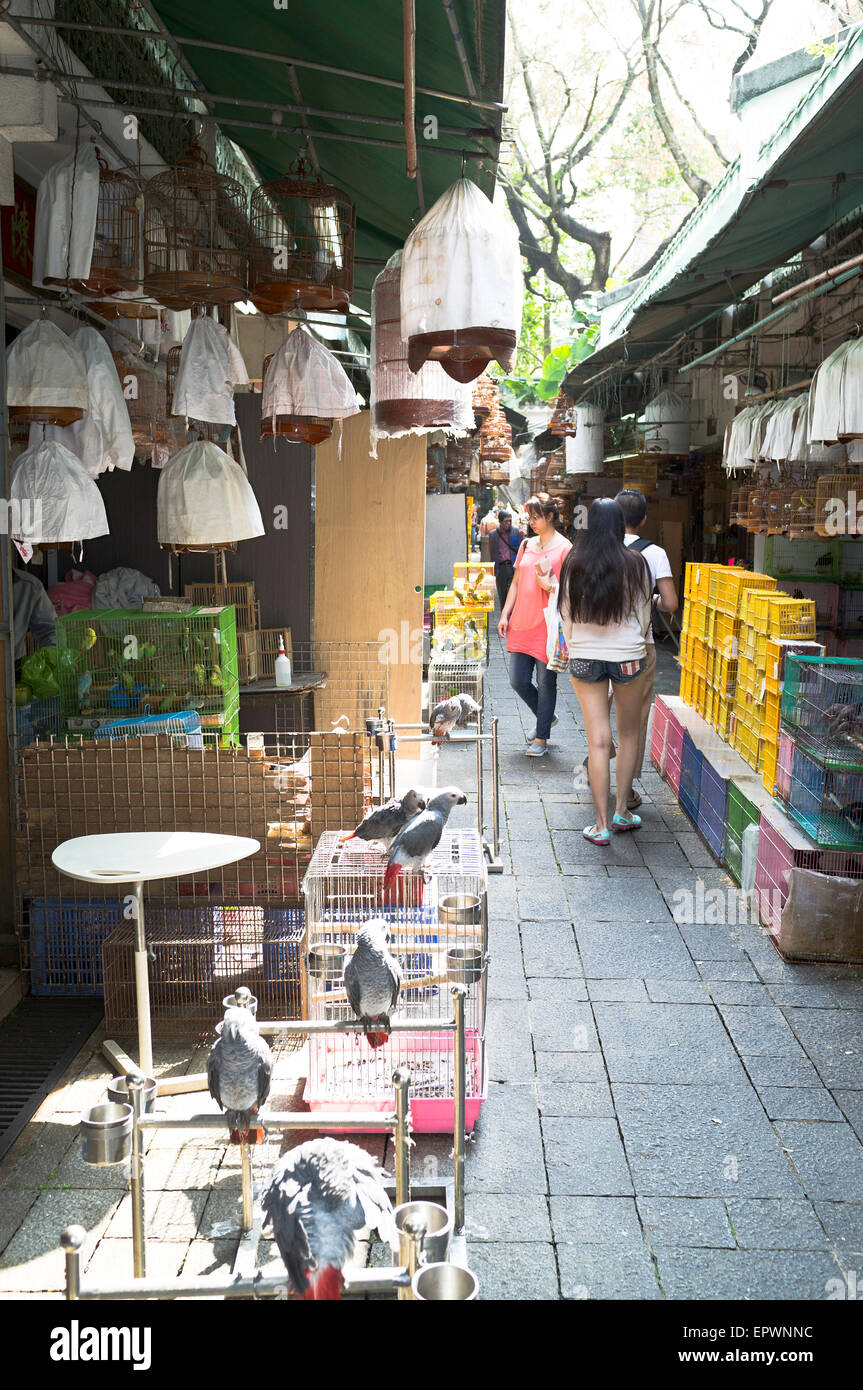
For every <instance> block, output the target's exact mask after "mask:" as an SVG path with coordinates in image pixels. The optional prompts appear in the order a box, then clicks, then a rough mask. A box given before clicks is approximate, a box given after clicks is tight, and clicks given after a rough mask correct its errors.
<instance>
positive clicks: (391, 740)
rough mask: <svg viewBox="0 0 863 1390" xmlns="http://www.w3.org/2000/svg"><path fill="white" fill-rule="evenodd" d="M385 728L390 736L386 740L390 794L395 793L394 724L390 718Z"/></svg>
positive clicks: (393, 794)
mask: <svg viewBox="0 0 863 1390" xmlns="http://www.w3.org/2000/svg"><path fill="white" fill-rule="evenodd" d="M387 728H388V730H389V732H390V735H391V737H390V738H389V739H388V740H387V742H388V744H389V749H388V750H387V751H388V753H389V763H390V796H395V794H396V726H395V724H394V723H393V721H392V720H391V719H390V720H388V721H387Z"/></svg>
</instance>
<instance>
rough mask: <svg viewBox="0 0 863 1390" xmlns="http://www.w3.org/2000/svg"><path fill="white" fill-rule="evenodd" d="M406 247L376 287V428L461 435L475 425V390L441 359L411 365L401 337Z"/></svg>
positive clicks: (388, 431)
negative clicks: (453, 375)
mask: <svg viewBox="0 0 863 1390" xmlns="http://www.w3.org/2000/svg"><path fill="white" fill-rule="evenodd" d="M401 262H402V256H401V252H400V251H397V252H396V254H395V255H394V256H391V257H390V259H389V260H388V261H387V264H386V267H385V268H384V269H383V270H382V271H381V273H380V275H379V276H378V277H377V279H376V280H375V283H374V285H373V287H372V347H371V402H370V411H371V432H372V442H373V444H374V442H375V441H376V438H377V436H378V435H388V436H395V437H398V436H400V435H403V434H410V433H419V432H423V431H428V430H434V429H443V430H448V431H449V430H455V431H458V432H459V433H461V434H464V433H466V432H467V431H468V430H472V429H473V428H474V413H473V409H472V404H471V399H472V392H471V388H470V386H468V385H461V384H460V383H458V382H454V381H453V380H452V378H451V377H449V376H447V374H446V372H444V371H443V370H442V368H441V367H440V366H439V365H438V364H437V363H436V362H426V364H425V365H424V366H423V367H421V368H420V370H419V371H418V372H412V371H411V370H410V368H409V366H408V354H407V347H406V345H405V344H404V343H403V342H402V337H401V309H400V285H401Z"/></svg>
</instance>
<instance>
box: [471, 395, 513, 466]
mask: <svg viewBox="0 0 863 1390" xmlns="http://www.w3.org/2000/svg"><path fill="white" fill-rule="evenodd" d="M479 456H480V460H481V461H484V462H487V463H506V462H507V461H508V460H509V459H510V458H511V457H512V427H511V426H510V424H509V423H508V421H507V418H506V415H505V414H504V412H503V410H502V409H501V408H500V406H496V407H495V408H494V409H493V410H492V411H491V412H490V413H489V414H488V415H487V416H486V418H485V420H484V421H483V423H482V427H481V429H480V432H479Z"/></svg>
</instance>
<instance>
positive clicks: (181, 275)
mask: <svg viewBox="0 0 863 1390" xmlns="http://www.w3.org/2000/svg"><path fill="white" fill-rule="evenodd" d="M246 213H247V204H246V194H245V192H244V190H243V187H242V185H241V184H240V183H238V182H237V180H236V179H232V178H229V177H228V176H227V175H226V174H219V173H217V172H216V170H215V169H214V168H213V167H212V165H211V164H210V163H209V162H208V160H207V157H206V155H205V153H204V151H203V150H202V149H201V147H200V145H198V144H197V143H194V144H192V145H191V146H190V148H189V150H188V152H187V155H186V160H185V162H184V163H182V164H179V165H177V166H175V167H174V168H172V169H168V170H166V171H165V173H163V174H156V175H155V177H154V178H152V179H150V180H149V182H148V183H147V185H146V188H145V191H144V289H145V291H146V293H147V294H149V295H152V296H153V298H154V299H157V300H158V301H159V303H160V304H164V305H165V307H166V308H168V309H190V308H191V307H192V306H193V305H194V304H231V303H234V302H236V301H237V300H240V299H245V297H246V277H247V271H248V248H247V239H248V232H247V216H246Z"/></svg>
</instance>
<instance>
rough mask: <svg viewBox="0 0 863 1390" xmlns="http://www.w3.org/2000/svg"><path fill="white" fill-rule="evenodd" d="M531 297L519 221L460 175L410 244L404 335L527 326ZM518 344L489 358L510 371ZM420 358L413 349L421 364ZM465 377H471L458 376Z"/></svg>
mask: <svg viewBox="0 0 863 1390" xmlns="http://www.w3.org/2000/svg"><path fill="white" fill-rule="evenodd" d="M523 297H524V281H523V279H522V265H521V253H520V251H519V245H518V232H517V231H516V228H515V224H514V223H512V222H510V221H508V220H507V218H506V217H505V215H504V212H503V209H502V208H496V207H495V206H494V204H493V203H492V202H491V200H490V199H489V198H487V197H486V195H485V194H484V193H483V192H482V189H480V188H477V186H476V184H475V183H471V181H470V179H464V178H462V179H457V180H456V182H455V183H454V184H453V185H452V187H451V188H448V189H447V191H446V193H444V194H442V195H441V197H440V198H438V200H437V202H436V203H435V204H434V206H433V207H431V208H429V210H428V212H427V213H426V215H425V217H424V218H423V219H422V221H421V222H419V223H418V224H417V226H416V227H414V229H413V231H412V232H411V234H410V236H409V237H408V239H407V241H406V242H405V244H404V250H403V253H402V280H401V334H402V339H403V341H404V342H405V343H407V344H408V347H409V349H410V347H411V339H412V338H414V337H416V336H418V335H424V334H431V333H458V332H460V331H462V330H466V329H467V330H470V329H478V328H486V329H494V330H496V331H497V332H498V333H501V332H503V333H513V334H515V341H516V343H517V341H518V334H519V331H520V328H521V308H522V300H523ZM515 355H516V346H515V343H514V344H513V345H512V347H510V348H501V349H500V351H499V352H497V351H495V350H493V349H492V350H490V353H489V355H488V357H487V360H486V361H484V362H483V363H482V366H480V367H479V370H477V371H476V372H474V373H473V376H472V377H468V378H467V380H473V378H474V377H476V376H479V374H480V372H481V371H482V370H483V368H484V367H485V366H487V364H488V361H491V360H492V358H494V359H495V360H497V361H498V362H499V363H500V365H501V367H502V368H503V370H504V371H507V372H508V371H511V370H512V368H513V366H514V364H515ZM426 356H427V353H425V352H424V350H422V349H421V355H420V357H419V361H418V362H417V361H416V360H415V356H414V352H410V361H411V365H412V367H413V368H414V369H415V370H416V369H418V367H419V366H421V365H422V363H423V362H424V361H425V360H426ZM458 379H463V378H458Z"/></svg>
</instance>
